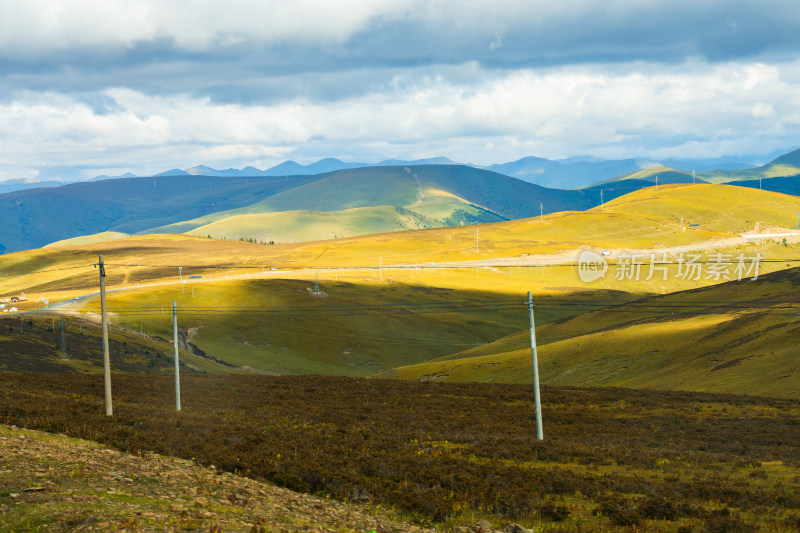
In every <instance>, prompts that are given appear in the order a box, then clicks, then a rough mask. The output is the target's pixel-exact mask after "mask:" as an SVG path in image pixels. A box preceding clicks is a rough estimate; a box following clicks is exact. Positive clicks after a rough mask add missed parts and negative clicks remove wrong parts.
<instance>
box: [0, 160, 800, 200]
mask: <svg viewBox="0 0 800 533" xmlns="http://www.w3.org/2000/svg"><path fill="white" fill-rule="evenodd" d="M781 158H783V161H779V160H781ZM787 158H788V159H789V160H792V161H793V160H794V159H795V157H794V156H792V155H791V154H786V155H784V156H781V157H780V158H778V159H776V160H775V161H772V162H771V163H769V165H774V167H775V168H774V171H773V173H772V174H771V175H770V176H766V175H761V174H762V172H761V171H760V170H758V169H760V168H763V167H757V166H756V164H755V163H752V162H748V161H747V160H743V159H738V158H716V159H703V160H672V159H670V160H658V161H656V160H653V159H641V158H639V159H619V160H603V159H599V158H595V157H581V156H574V157H569V158H565V159H559V160H550V159H545V158H541V157H523V158H522V159H519V160H517V161H511V162H508V163H502V164H494V165H489V166H479V165H470V164H468V165H469V166H473V167H475V168H484V169H486V170H491V171H493V172H497V173H499V174H505V175H506V176H511V177H514V178H518V179H521V180H523V181H527V182H529V183H534V184H536V185H541V186H543V187H549V188H556V189H573V188H581V187H587V186H591V185H595V184H597V183H599V182H602V181H605V180H608V179H611V178H616V177H619V176H624V175H628V174H631V173H634V172H638V171H640V170H647V169H649V168H654V167H666V168H670V169H674V170H679V171H684V172H696V173H699V174H705V176H703V178H704V179H708V180H709V181H714V182H716V181H722V182H724V181H728V180H730V179H745V180H746V179H754V178H756V177H773V176H778V175H786V174H785V173H784V174H781V172H784V171H785V165H784V164H785V163H786V162H787V161H786V159H787ZM454 164H460V163H457V162H455V161H452V160H450V159H448V158H446V157H433V158H428V159H416V160H410V161H406V160H398V159H388V160H385V161H381V162H379V163H362V162H344V161H341V160H339V159H335V158H331V157H329V158H325V159H320V160H319V161H317V162H315V163H311V164H309V165H301V164H299V163H296V162H294V161H284V162H283V163H280V164H279V165H276V166H274V167H271V168H268V169H266V170H261V169H258V168H255V167H252V166H247V167H244V168H241V169H237V168H226V169H222V170H217V169H214V168H211V167H208V166H205V165H198V166H194V167H190V168H185V169H179V168H173V169H169V170H165V171H163V172H159V173H157V174H155V176H161V177H163V176H215V177H260V176H311V175H316V174H322V173H325V172H333V171H336V170H346V169H352V168H363V167H380V166H399V165H454ZM767 166H768V165H767ZM798 166H800V163H798ZM756 174H758V175H756ZM135 177H140V176H138V175H136V174H133V173H130V172H127V173H125V174H122V175H119V176H109V175H106V174H102V175H99V176H95V177H93V178H91V179H89V180H87V181H102V180H106V179H118V178H135ZM145 177H152V176H150V175H148V176H145ZM64 183H65V182H60V181H55V180H48V181H39V180H36V179H25V180H8V181H4V182H0V193H4V192H12V191H15V190H22V189H29V188H34V187H53V186H59V185H63V184H64Z"/></svg>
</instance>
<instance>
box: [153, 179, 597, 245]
mask: <svg viewBox="0 0 800 533" xmlns="http://www.w3.org/2000/svg"><path fill="white" fill-rule="evenodd" d="M539 204H542V206H541V209H542V211H543V212H544V213H550V212H555V211H564V210H583V209H588V208H590V207H591V206H592V205H593V204H592V203H591V201H590V200H589V199H588V197H587V195H586V194H584V193H583V192H581V191H562V190H555V189H546V188H544V187H539V186H537V185H533V184H530V183H526V182H523V181H520V180H518V179H515V178H509V177H508V176H504V175H502V174H496V173H494V172H489V171H486V170H481V169H476V168H472V167H467V166H462V165H420V166H414V167H401V166H397V167H368V168H357V169H347V170H341V171H336V172H331V173H328V174H322V175H320V176H319V179H317V180H315V181H314V182H312V183H308V184H304V185H302V186H299V187H296V188H293V189H290V190H286V191H283V192H281V193H278V194H276V195H274V196H271V197H269V198H266V199H264V200H262V201H260V202H257V203H254V204H252V205H249V206H246V207H242V208H237V209H233V210H228V211H219V212H215V213H210V214H208V215H205V216H202V217H199V218H196V219H193V220H186V221H182V222H179V223H175V224H171V225H168V226H163V227H157V228H150V229H149V230H147V232H148V233H190V234H192V235H202V234H204V233H203V231H206V233H208V231H207V230H203V229H202V228H203V227H206V226H208V225H209V224H216V225H215V226H213V227H212V229H213V231H212V232H211V233H212V235H219V236H226V237H228V238H235V237H236V235H241V233H239V232H238V231H237V230H238V228H239V227H240V224H241V223H242V220H243V219H241V218H238V217H241V216H242V215H255V214H265V213H281V212H288V213H290V214H289V215H288V217H289V218H295V217H296V215H295V214H293V213H295V212H297V211H305V212H308V211H311V212H316V213H319V214H320V215H318V216H317V217H316V218H315V220H313V221H312V224H314V225H316V224H318V223H319V221H323V220H324V219H325V216H324V215H321V213H331V212H332V213H339V212H345V211H347V212H348V215H347V218H349V220H350V222H349V224H348V226H349V228H350V229H348V228H347V226H345V227H343V228H342V230H343V232H342V233H338V232H336V231H331V230H326V231H322V232H320V231H318V230H313V231H311V232H310V233H311V234H313V235H317V236H319V237H317V238H330V236H331V235H332V234H344V235H354V234H365V233H378V232H383V231H388V230H387V229H386V228H393V227H394V228H396V229H401V228H418V227H436V226H457V225H461V224H473V223H477V222H482V223H485V222H497V221H501V220H510V219H518V218H525V217H530V216H533V215H537V214H539V213H540V205H539ZM378 206H383V207H390V208H393V209H395V210H396V209H398V208H399V209H402V210H403V214H402V217H406V218H407V217H412V218H416V219H418V221H419V222H413V223H411V224H410V225H404V224H398V223H396V222H393V220H394V219H397V214H396V213H389V216H390V218H389V219H383V220H378V219H377V218H376V217H375V216H374V215H375V212H374V211H368V210H365V211H352V210H354V209H359V208H368V207H378ZM383 211H384V212H386V210H385V209H384V210H383ZM359 215H363V216H364V217H365V219H364V220H361V221H358V220H356V219H357V217H358V216H359ZM335 216H338V215H335ZM231 217H235V218H233V220H232V221H229V222H223V221H224V220H225V219H228V218H231ZM402 217H401V218H402ZM253 220H254V219H253V218H252V217H251V218H250V219H249V221H250V222H252V221H253ZM268 220H269V218H264V221H265V222H266V221H268ZM355 228H359V229H358V230H356V229H355ZM256 229H258V228H252V224H251V231H253V230H256ZM229 230H230V231H229ZM270 231H271V230H270V227H269V226H264V227H262V228H261V229H260V232H259V233H270ZM303 231H304V230H302V229H301V228H299V227H298V228H297V232H298V233H300V232H303ZM356 231H359V232H360V233H356ZM298 238H299V237H298ZM281 240H283V241H284V242H285V241H287V240H289V239H288V238H284V239H281Z"/></svg>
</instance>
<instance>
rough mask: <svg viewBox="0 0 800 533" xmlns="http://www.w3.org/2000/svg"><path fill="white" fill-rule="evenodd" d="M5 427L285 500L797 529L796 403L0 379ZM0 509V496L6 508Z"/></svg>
mask: <svg viewBox="0 0 800 533" xmlns="http://www.w3.org/2000/svg"><path fill="white" fill-rule="evenodd" d="M0 383H1V385H2V391H3V392H2V393H0V422H3V423H6V424H16V425H18V426H25V427H30V428H37V429H43V430H46V431H51V432H57V433H66V434H68V435H70V436H76V437H81V438H87V439H90V440H95V441H98V442H102V443H106V444H109V445H111V446H113V447H116V448H118V449H121V450H129V451H147V450H152V451H155V452H158V453H162V454H167V455H172V456H176V457H183V458H195V459H196V460H198V461H199V462H201V463H205V464H214V465H216V466H217V467H219V468H221V469H223V470H227V471H231V472H239V473H243V474H245V475H247V476H250V477H254V478H257V479H267V480H270V481H272V482H275V483H277V484H279V485H282V486H285V487H288V488H292V489H295V490H299V491H303V492H308V493H312V494H316V495H322V496H332V497H335V498H337V499H342V500H355V501H361V502H370V503H381V504H386V505H390V506H393V507H396V508H398V509H400V510H402V511H403V512H405V513H408V514H409V515H410V516H412V517H413V518H414V519H416V520H417V521H419V522H422V523H434V522H438V523H443V524H445V525H450V526H453V525H465V524H469V523H472V521H473V520H474V519H475V518H477V517H479V516H484V517H488V518H490V519H491V520H493V521H496V522H497V523H504V522H505V521H508V520H514V521H517V522H520V523H527V524H530V525H535V526H539V527H542V528H543V529H545V530H547V531H576V530H579V529H580V530H582V531H585V530H607V531H614V530H625V529H626V528H629V527H637V528H638V530H647V531H754V530H757V529H759V528H767V529H768V530H770V531H793V530H795V528H796V526H797V524H798V523H800V496H798V495H797V494H798V492H800V448H798V447H797V446H796V442H797V438H798V436H800V402H797V401H794V400H779V399H763V398H752V397H742V396H731V395H710V394H700V393H685V392H661V391H636V390H622V389H580V388H553V387H548V388H545V389H544V390H543V398H544V418H545V437H546V438H545V440H544V441H543V442H538V441H536V439H535V431H534V421H533V416H532V413H533V409H532V405H531V396H532V395H531V392H530V388H529V387H526V386H520V385H487V384H450V383H404V382H397V381H391V380H364V379H350V378H332V377H298V376H295V377H289V376H282V377H259V376H241V375H225V376H203V375H192V376H186V377H185V378H184V381H183V384H184V388H183V395H182V396H183V406H184V410H183V411H182V412H180V413H176V412H175V411H174V403H173V401H174V400H173V393H172V390H171V387H172V378H171V377H170V376H169V375H143V374H120V375H115V377H114V397H115V402H116V403H115V416H114V417H110V418H109V417H105V416H104V410H103V407H102V379H99V377H98V376H91V375H42V374H2V375H0ZM3 498H4V497H0V505H2V504H3V503H4V502H3V501H2V500H3Z"/></svg>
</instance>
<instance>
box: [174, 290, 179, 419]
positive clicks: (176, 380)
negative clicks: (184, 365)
mask: <svg viewBox="0 0 800 533" xmlns="http://www.w3.org/2000/svg"><path fill="white" fill-rule="evenodd" d="M172 337H173V341H174V343H175V410H176V411H180V410H181V369H180V359H179V358H178V306H177V304H176V303H175V300H172Z"/></svg>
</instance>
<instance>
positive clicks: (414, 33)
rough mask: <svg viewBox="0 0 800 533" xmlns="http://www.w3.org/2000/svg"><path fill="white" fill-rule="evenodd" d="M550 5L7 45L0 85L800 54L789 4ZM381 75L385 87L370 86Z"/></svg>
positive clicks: (307, 84)
mask: <svg viewBox="0 0 800 533" xmlns="http://www.w3.org/2000/svg"><path fill="white" fill-rule="evenodd" d="M552 4H554V3H548V4H544V3H521V4H519V3H511V2H495V3H481V2H477V3H467V4H455V3H453V4H450V3H447V2H442V3H438V5H439V6H440V8H439V9H433V8H431V7H430V5H429V4H425V3H421V4H416V6H417V7H416V8H415V9H410V10H408V11H403V12H402V13H400V14H395V15H394V16H381V15H380V14H378V15H373V16H370V17H365V18H364V20H363V21H362V22H361V23H360V24H356V25H355V26H354V27H353V29H352V31H350V32H349V33H348V34H347V35H345V36H343V37H342V38H330V39H325V38H321V39H308V38H302V37H303V36H304V32H305V30H304V29H303V28H302V25H301V26H300V27H299V28H298V29H297V30H296V32H295V33H290V34H288V35H287V36H278V37H275V38H265V36H264V35H261V34H259V33H258V32H247V31H243V32H242V33H241V34H240V35H239V39H238V41H237V42H236V43H235V44H231V45H226V46H221V45H214V44H213V43H214V42H216V41H217V40H219V39H220V37H219V35H217V33H219V34H221V33H222V30H221V29H216V28H215V27H214V25H213V23H210V24H209V26H208V27H207V28H206V29H205V30H204V31H205V32H206V33H208V37H207V39H206V40H207V41H208V42H209V43H211V44H208V45H206V46H197V47H195V48H194V49H190V47H188V46H187V45H186V44H185V42H184V41H185V38H182V37H181V35H180V31H181V30H180V28H178V27H177V26H176V27H174V28H170V27H167V28H166V30H165V31H167V32H169V31H170V30H173V31H174V35H170V34H169V33H168V34H167V35H164V34H163V31H164V30H162V32H161V33H160V34H159V35H158V36H157V37H152V36H148V35H147V34H143V35H141V36H137V35H136V34H134V35H133V37H131V41H130V42H129V43H127V44H125V43H121V42H116V41H114V39H113V36H100V37H98V38H99V39H105V40H107V41H108V42H107V43H106V45H104V46H88V45H86V44H85V43H75V44H70V42H69V41H67V42H65V43H57V42H54V43H50V44H48V43H47V42H44V43H40V44H39V46H40V47H41V50H42V51H41V52H40V53H39V54H38V55H37V54H35V53H32V52H30V51H25V52H24V53H23V52H20V49H22V48H23V47H21V46H8V47H3V48H0V58H2V59H0V61H1V62H0V68H2V72H3V76H2V79H0V84H2V88H3V89H4V91H5V92H9V91H10V92H14V91H18V90H24V89H32V90H58V91H62V92H70V91H77V92H85V91H87V90H91V89H94V90H102V89H103V88H107V87H118V86H124V87H127V88H130V89H134V90H139V91H143V92H146V93H149V94H163V93H175V92H186V93H191V94H196V95H200V94H207V95H209V96H211V97H212V98H214V99H215V100H217V101H233V102H259V101H269V100H271V99H273V98H284V97H286V96H287V95H288V94H292V95H295V96H303V97H309V98H321V99H328V98H333V99H336V98H340V97H347V96H350V95H351V94H354V93H357V92H358V91H361V90H364V89H365V88H370V87H372V86H374V85H375V84H376V83H378V84H380V83H384V82H385V81H386V80H387V76H386V73H387V72H389V71H402V70H404V69H412V70H413V69H419V68H425V67H429V66H446V65H460V64H465V63H469V62H476V63H477V64H479V65H481V66H482V67H483V68H486V69H501V70H510V69H519V68H539V67H551V66H561V65H575V64H587V63H606V64H607V63H621V62H634V61H641V62H660V63H680V62H683V61H686V60H687V59H688V58H692V59H702V60H706V61H710V62H724V61H731V60H740V59H750V58H759V59H763V60H769V58H770V56H776V57H777V56H780V55H781V54H784V53H791V52H794V51H795V50H797V49H798V47H800V31H798V29H800V24H799V23H798V22H799V21H800V14H798V13H800V10H797V9H796V5H795V4H794V3H793V2H788V1H782V0H772V1H767V2H759V3H756V2H745V1H733V2H732V1H705V2H702V1H693V2H686V1H675V2H648V1H640V0H637V1H625V2H620V1H617V2H615V1H608V2H574V1H573V2H569V1H566V2H562V3H559V4H558V6H557V7H554V6H553V5H552ZM448 8H451V9H452V10H453V11H452V12H450V11H448ZM492 8H494V10H493V9H492ZM231 9H236V7H235V6H233V7H231ZM242 16H246V13H242ZM179 22H180V21H175V23H176V24H178V23H179ZM88 31H91V30H88ZM215 32H217V33H215ZM311 32H313V29H312V28H310V29H308V33H309V34H310V33H311ZM373 72H374V73H375V76H372V74H371V73H373ZM371 76H372V77H373V78H376V79H373V80H372V82H369V78H370V77H371ZM348 79H349V80H351V81H350V82H349V83H348V82H347V80H348Z"/></svg>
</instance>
